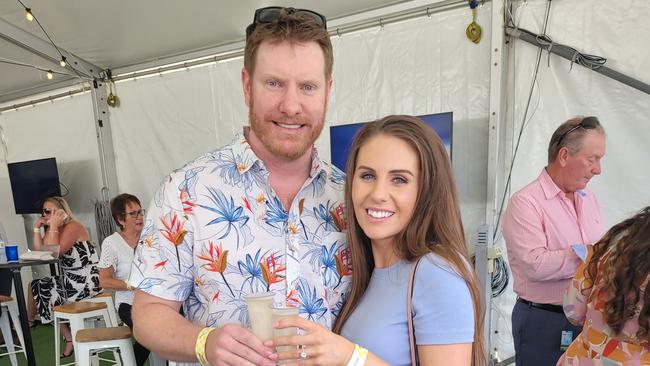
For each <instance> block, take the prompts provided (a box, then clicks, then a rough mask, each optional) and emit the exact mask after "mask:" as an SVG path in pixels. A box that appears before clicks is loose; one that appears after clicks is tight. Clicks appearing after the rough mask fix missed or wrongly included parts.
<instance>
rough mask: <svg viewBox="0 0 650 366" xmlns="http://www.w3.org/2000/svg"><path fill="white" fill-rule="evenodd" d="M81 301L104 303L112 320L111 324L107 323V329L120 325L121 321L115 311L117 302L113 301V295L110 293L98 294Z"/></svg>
mask: <svg viewBox="0 0 650 366" xmlns="http://www.w3.org/2000/svg"><path fill="white" fill-rule="evenodd" d="M81 301H87V302H104V303H106V307H107V309H108V316H109V318H110V319H111V323H110V324H108V323H106V326H107V327H117V326H118V325H119V320H118V318H117V312H116V311H115V302H114V301H113V294H111V293H110V292H106V291H105V292H102V293H100V294H97V295H96V296H95V297H89V298H86V299H83V300H81Z"/></svg>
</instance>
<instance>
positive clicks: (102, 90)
mask: <svg viewBox="0 0 650 366" xmlns="http://www.w3.org/2000/svg"><path fill="white" fill-rule="evenodd" d="M90 90H91V95H92V101H93V113H94V115H95V130H96V131H97V147H98V149H99V165H100V168H101V172H102V184H103V187H102V190H101V195H102V197H101V199H102V200H108V199H110V198H111V196H112V195H116V194H117V193H118V192H119V190H118V184H117V168H116V165H115V150H114V149H113V134H112V133H111V124H110V117H109V113H108V104H106V97H107V94H106V85H105V84H104V81H102V80H100V79H95V80H93V83H92V85H91V89H90Z"/></svg>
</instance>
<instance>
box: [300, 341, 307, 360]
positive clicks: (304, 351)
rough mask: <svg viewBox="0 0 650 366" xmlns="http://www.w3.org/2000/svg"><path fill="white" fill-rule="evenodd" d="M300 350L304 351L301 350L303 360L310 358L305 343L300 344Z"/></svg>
mask: <svg viewBox="0 0 650 366" xmlns="http://www.w3.org/2000/svg"><path fill="white" fill-rule="evenodd" d="M300 350H301V351H302V352H300V358H302V359H303V360H304V359H307V358H309V355H308V354H307V347H305V345H304V344H303V345H301V346H300Z"/></svg>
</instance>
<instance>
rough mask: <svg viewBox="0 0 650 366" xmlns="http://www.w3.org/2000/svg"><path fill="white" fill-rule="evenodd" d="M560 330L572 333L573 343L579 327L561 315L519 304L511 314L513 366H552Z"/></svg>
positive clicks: (556, 355) (560, 333)
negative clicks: (513, 346) (514, 363)
mask: <svg viewBox="0 0 650 366" xmlns="http://www.w3.org/2000/svg"><path fill="white" fill-rule="evenodd" d="M563 330H571V331H573V339H575V338H576V337H577V336H578V334H580V331H582V327H576V326H575V325H572V324H571V323H569V320H567V318H566V316H564V314H560V313H555V312H552V311H548V310H544V309H539V308H536V307H532V306H530V305H526V304H524V303H522V302H520V301H517V302H516V303H515V307H514V309H513V310H512V337H513V339H514V343H515V362H516V365H517V366H555V364H556V363H557V361H558V359H559V358H560V356H562V353H564V351H562V350H561V349H560V338H561V337H562V331H563Z"/></svg>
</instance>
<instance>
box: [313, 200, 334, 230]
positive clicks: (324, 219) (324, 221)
mask: <svg viewBox="0 0 650 366" xmlns="http://www.w3.org/2000/svg"><path fill="white" fill-rule="evenodd" d="M332 209H333V205H331V204H330V201H329V200H328V201H327V202H326V203H325V204H324V205H323V204H322V203H321V204H319V205H318V207H314V216H315V217H316V219H318V220H319V221H321V223H320V224H319V225H318V226H317V227H316V230H314V235H316V233H317V232H318V229H320V228H324V229H325V230H329V231H339V229H338V228H337V227H336V224H335V223H334V217H332Z"/></svg>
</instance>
